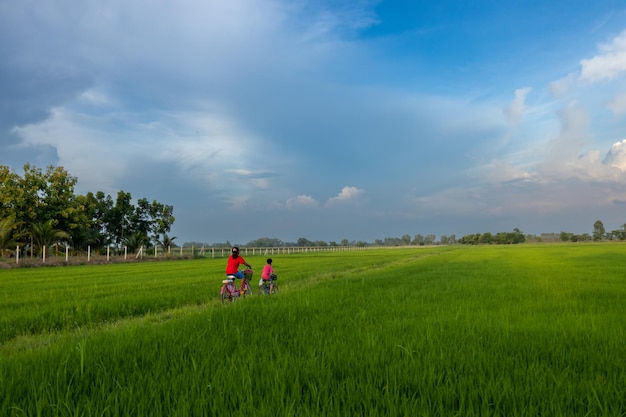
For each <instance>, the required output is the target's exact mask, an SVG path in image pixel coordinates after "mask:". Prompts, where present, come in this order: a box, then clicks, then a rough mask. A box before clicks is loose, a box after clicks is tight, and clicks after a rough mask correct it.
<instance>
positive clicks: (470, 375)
mask: <svg viewBox="0 0 626 417" xmlns="http://www.w3.org/2000/svg"><path fill="white" fill-rule="evenodd" d="M625 255H626V247H625V246H621V245H562V246H559V245H546V246H530V245H528V246H526V245H524V246H515V247H501V246H498V247H469V248H468V247H458V248H457V247H448V248H428V249H422V248H416V249H393V250H390V249H387V250H372V251H363V252H346V253H326V254H314V255H289V256H284V257H275V259H274V265H275V268H276V269H277V272H278V274H279V283H280V285H281V293H280V294H278V295H277V296H269V297H258V296H257V297H249V298H247V299H245V300H241V301H239V302H236V303H233V304H232V305H226V306H224V305H221V304H220V303H219V301H218V297H217V294H218V290H219V285H220V280H221V275H222V272H223V265H222V264H223V260H219V261H214V260H193V261H177V262H168V263H159V264H140V265H127V266H117V265H108V266H89V267H84V268H83V267H72V268H58V269H48V268H47V269H45V270H43V269H42V270H36V271H34V270H27V272H21V271H18V270H16V271H2V272H0V290H1V292H0V294H3V295H2V297H3V298H1V301H2V302H1V303H0V312H1V313H2V326H3V328H4V329H5V330H4V331H3V333H2V335H3V340H2V345H1V347H0V349H1V350H0V353H1V357H0V415H8V416H24V415H27V416H128V415H133V416H219V415H228V416H244V415H245V416H250V415H254V416H346V415H366V416H381V415H385V416H408V415H410V416H455V415H456V416H537V415H545V416H547V415H549V416H623V415H626V399H625V398H626V388H625V387H626V330H625V329H626V316H625V314H624V313H626V308H625V306H626V303H625V301H626V278H625V277H626V274H625V273H624V271H625V270H626V256H625ZM247 260H248V261H249V262H251V263H252V264H253V266H256V267H257V270H259V271H260V266H261V265H262V264H263V263H264V259H263V258H261V257H256V258H255V257H251V258H249V259H248V258H247ZM104 288H106V289H104ZM40 293H43V295H42V294H40ZM4 294H7V296H5V295H4ZM37 294H39V295H37ZM33 303H36V304H37V306H36V307H35V306H33V308H36V312H37V313H32V312H29V309H28V308H27V307H24V306H25V305H28V304H33ZM85 306H92V307H91V313H90V314H81V311H82V309H85V308H86V307H85ZM130 307H132V308H130ZM41 315H43V316H44V317H43V318H42V317H40V316H41ZM7 329H10V330H7Z"/></svg>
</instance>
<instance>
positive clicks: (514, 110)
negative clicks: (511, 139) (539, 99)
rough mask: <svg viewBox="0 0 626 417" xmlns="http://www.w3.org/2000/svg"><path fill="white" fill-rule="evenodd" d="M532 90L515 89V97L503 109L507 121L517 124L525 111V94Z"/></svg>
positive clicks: (526, 88) (528, 88)
mask: <svg viewBox="0 0 626 417" xmlns="http://www.w3.org/2000/svg"><path fill="white" fill-rule="evenodd" d="M531 91H532V88H530V87H525V88H518V89H517V90H515V98H514V99H513V101H512V102H511V104H509V105H508V106H507V107H506V109H505V110H504V112H505V114H506V115H507V117H508V119H509V121H510V122H511V123H514V124H518V123H519V122H520V120H521V119H522V116H523V115H524V113H525V112H526V96H528V94H529V93H530V92H531Z"/></svg>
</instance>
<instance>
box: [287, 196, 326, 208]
mask: <svg viewBox="0 0 626 417" xmlns="http://www.w3.org/2000/svg"><path fill="white" fill-rule="evenodd" d="M319 206H320V203H319V202H318V201H317V200H316V199H314V198H313V197H311V196H310V195H299V196H297V197H294V198H290V199H288V200H287V203H286V207H287V208H288V209H289V210H297V209H302V208H303V209H311V208H318V207H319Z"/></svg>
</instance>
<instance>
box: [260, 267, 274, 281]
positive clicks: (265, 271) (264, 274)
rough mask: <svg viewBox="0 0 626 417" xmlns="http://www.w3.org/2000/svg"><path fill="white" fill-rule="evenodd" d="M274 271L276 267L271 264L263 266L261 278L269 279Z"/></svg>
mask: <svg viewBox="0 0 626 417" xmlns="http://www.w3.org/2000/svg"><path fill="white" fill-rule="evenodd" d="M273 273H274V268H272V265H271V264H266V265H265V266H264V267H263V272H262V273H261V278H263V279H264V280H265V281H267V280H268V279H270V275H272V274H273Z"/></svg>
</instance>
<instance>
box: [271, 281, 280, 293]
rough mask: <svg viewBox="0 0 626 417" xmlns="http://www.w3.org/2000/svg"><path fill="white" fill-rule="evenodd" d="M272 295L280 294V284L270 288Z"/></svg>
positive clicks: (274, 284)
mask: <svg viewBox="0 0 626 417" xmlns="http://www.w3.org/2000/svg"><path fill="white" fill-rule="evenodd" d="M270 294H278V284H276V283H273V284H272V286H271V287H270Z"/></svg>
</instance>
